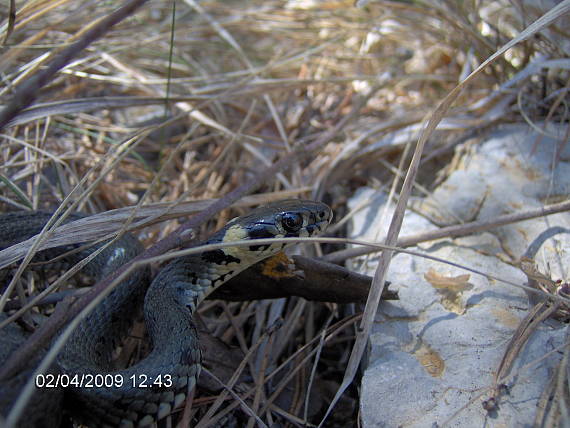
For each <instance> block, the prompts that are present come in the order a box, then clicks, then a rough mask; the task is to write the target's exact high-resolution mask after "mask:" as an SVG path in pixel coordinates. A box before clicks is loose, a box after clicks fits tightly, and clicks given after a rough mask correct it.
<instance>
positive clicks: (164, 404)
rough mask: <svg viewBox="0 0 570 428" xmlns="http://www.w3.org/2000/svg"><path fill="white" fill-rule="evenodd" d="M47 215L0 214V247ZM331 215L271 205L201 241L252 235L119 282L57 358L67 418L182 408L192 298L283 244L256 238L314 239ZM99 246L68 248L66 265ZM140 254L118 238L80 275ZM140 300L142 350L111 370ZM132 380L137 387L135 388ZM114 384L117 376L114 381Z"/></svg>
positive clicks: (192, 374) (189, 368)
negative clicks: (146, 348)
mask: <svg viewBox="0 0 570 428" xmlns="http://www.w3.org/2000/svg"><path fill="white" fill-rule="evenodd" d="M50 216H51V213H49V212H32V211H29V212H28V211H24V212H15V213H7V214H3V215H1V216H0V249H2V248H6V247H8V246H10V245H13V244H14V243H16V242H19V241H22V240H25V239H27V238H29V237H31V236H34V235H36V234H37V233H38V232H39V231H41V229H42V227H43V226H44V225H45V223H46V222H47V221H48V219H49V218H50ZM78 216H79V215H77V216H73V218H77V217H78ZM331 220H332V211H331V209H330V208H329V207H328V206H327V205H325V204H323V203H321V202H315V201H309V200H300V199H287V200H282V201H277V202H272V203H269V204H267V205H264V206H261V207H258V208H256V209H253V210H252V211H251V212H249V213H248V214H246V215H243V216H241V217H236V218H234V219H233V220H230V221H229V222H228V223H227V224H226V225H225V226H224V227H223V228H222V229H220V230H219V231H218V232H216V233H215V234H213V235H212V236H211V237H210V238H209V239H207V241H206V242H205V244H206V245H209V244H221V243H224V244H227V243H232V242H235V241H240V240H251V241H252V242H251V243H249V244H248V245H246V246H224V247H221V248H218V249H213V250H207V251H204V252H202V253H197V254H190V255H186V256H181V257H177V258H175V259H173V260H172V261H170V262H168V263H167V264H166V265H165V266H164V267H162V268H161V269H160V270H159V272H158V273H157V275H156V276H155V278H154V280H152V282H150V281H145V276H146V274H147V272H145V271H144V269H140V270H138V271H136V272H135V274H133V275H131V276H129V277H128V278H127V279H125V280H123V281H122V282H121V283H120V284H119V285H118V286H117V287H116V288H115V289H114V290H113V291H112V292H111V293H109V294H108V295H107V296H106V297H105V298H104V299H103V300H102V301H101V302H100V303H99V304H98V305H97V306H96V307H95V308H94V309H93V311H92V312H91V313H89V314H88V315H87V317H86V318H84V319H83V320H82V321H81V322H80V324H79V326H78V327H77V329H75V330H74V331H73V333H72V334H71V337H70V338H69V340H68V341H67V342H66V344H65V346H64V348H63V349H62V351H61V352H60V354H59V355H58V357H57V362H56V366H57V371H58V373H60V374H64V375H65V376H66V377H67V379H72V380H73V379H75V380H76V382H74V383H73V382H72V383H70V384H68V385H66V387H65V388H64V396H65V398H64V403H65V408H66V410H67V411H69V412H70V414H71V415H72V417H73V419H74V420H76V421H78V422H80V423H83V424H85V425H87V426H89V427H117V426H118V427H122V428H129V427H145V426H149V425H152V424H153V423H156V422H157V421H160V420H161V419H163V418H165V417H166V416H167V415H169V414H171V413H172V412H173V411H174V410H176V409H178V408H180V407H182V405H183V403H184V402H185V401H186V398H187V396H188V394H190V393H191V391H192V390H193V388H194V387H195V385H196V383H197V379H198V376H199V374H200V371H201V351H200V346H199V339H198V335H197V329H196V325H195V322H194V320H193V314H194V312H195V311H196V308H197V306H198V305H199V304H200V302H201V301H202V300H204V298H205V297H206V296H207V295H208V294H210V293H211V292H212V291H214V290H215V289H217V288H218V287H220V286H221V285H223V284H224V283H226V282H227V281H228V280H229V279H230V278H232V277H234V276H236V275H237V274H239V273H240V272H242V271H243V270H245V269H247V268H248V267H250V266H252V265H253V264H255V263H257V262H259V261H261V260H263V259H266V258H268V257H271V256H273V255H275V254H277V253H278V252H280V251H282V250H283V249H284V248H285V247H286V246H288V245H289V244H290V242H286V243H283V242H276V243H271V244H267V243H259V244H256V243H255V240H256V239H268V238H290V237H295V238H297V237H311V236H316V235H318V234H320V233H322V232H323V231H324V230H325V229H326V228H327V226H328V225H329V223H330V222H331ZM104 244H105V243H102V244H99V245H94V246H92V247H90V248H89V249H87V250H79V251H77V252H76V253H75V254H74V255H72V256H70V257H72V258H74V259H73V260H70V261H69V263H71V262H74V261H76V260H79V259H82V258H84V257H85V256H86V255H88V254H91V253H92V252H93V251H95V250H96V249H97V248H99V247H100V246H102V245H104ZM53 250H56V251H58V254H61V253H63V252H64V251H67V252H69V251H68V250H69V247H66V248H59V249H53ZM45 251H47V250H45ZM50 251H51V250H50ZM141 251H142V245H141V244H140V243H139V241H138V240H137V239H136V238H135V237H134V236H132V235H131V234H128V233H127V234H124V235H123V236H122V237H120V238H119V239H116V240H115V241H114V242H112V243H111V244H110V245H108V246H107V247H106V248H105V249H104V250H103V251H102V252H101V253H100V254H98V255H97V256H96V257H95V258H94V259H93V260H92V261H90V262H89V263H88V264H87V265H86V266H85V268H84V271H85V272H87V274H89V275H92V276H93V277H94V278H95V280H97V279H100V278H102V277H105V276H106V275H108V274H109V273H111V272H113V271H116V270H117V269H118V268H119V267H120V266H121V265H123V264H124V263H126V262H127V261H128V260H130V259H132V258H133V257H135V256H136V255H138V254H140V253H141ZM39 256H41V257H42V258H51V257H53V256H54V253H53V252H52V253H51V254H45V255H44V254H43V252H42V253H40V255H39ZM145 282H146V283H147V284H146V285H145ZM148 282H150V285H148ZM141 306H142V308H143V313H144V319H145V324H146V328H147V331H148V334H149V337H150V342H151V346H152V348H151V351H150V353H149V354H148V355H147V356H146V357H144V358H143V359H141V360H140V361H139V362H137V363H135V364H134V365H132V366H130V367H127V368H123V369H117V368H115V367H114V366H113V352H114V351H116V347H117V346H118V345H119V344H120V343H121V342H122V341H123V339H124V338H125V336H126V335H127V334H128V332H129V329H130V327H131V325H132V322H133V319H134V318H135V317H136V314H137V310H140V307H141ZM8 327H14V326H13V325H9V326H8ZM3 334H6V333H4V332H2V331H0V346H2V345H1V343H2V341H3V340H4V337H3ZM1 358H2V357H1V356H0V363H1V362H2V361H1ZM97 376H99V377H98V378H99V379H107V378H108V377H109V376H112V378H111V379H113V382H114V384H112V385H109V386H107V385H99V386H96V387H94V386H93V385H90V387H86V384H81V383H79V381H80V380H85V379H87V380H88V379H89V378H91V379H92V380H93V379H96V378H97ZM141 377H143V378H144V379H145V383H147V384H146V385H144V386H146V387H143V385H141V384H140V382H141ZM157 379H158V380H160V381H158V382H157ZM116 380H122V382H121V385H119V382H118V381H117V382H115V381H116ZM137 382H139V384H137ZM44 395H47V394H44ZM33 401H40V400H33ZM31 413H32V412H30V414H31ZM45 422H46V421H45V420H43V421H41V420H40V422H37V423H38V424H39V425H44V424H45Z"/></svg>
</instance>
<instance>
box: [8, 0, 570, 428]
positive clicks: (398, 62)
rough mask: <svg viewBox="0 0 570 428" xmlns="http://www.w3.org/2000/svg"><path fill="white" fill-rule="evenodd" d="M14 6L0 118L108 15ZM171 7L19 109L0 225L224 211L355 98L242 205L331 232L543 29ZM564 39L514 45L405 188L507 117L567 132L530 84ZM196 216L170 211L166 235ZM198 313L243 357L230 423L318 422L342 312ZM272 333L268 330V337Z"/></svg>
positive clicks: (524, 19)
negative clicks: (437, 113)
mask: <svg viewBox="0 0 570 428" xmlns="http://www.w3.org/2000/svg"><path fill="white" fill-rule="evenodd" d="M476 5H477V8H475V6H476ZM17 6H18V9H17V13H16V17H17V19H16V21H15V23H13V25H11V23H10V20H9V19H8V17H9V4H8V3H2V4H1V5H0V17H1V18H2V27H0V31H2V34H1V36H2V38H3V40H4V47H3V48H2V50H1V51H0V73H1V76H2V81H1V84H0V102H1V103H2V104H4V105H6V104H8V103H10V102H11V100H13V97H14V94H15V93H17V91H18V90H19V89H20V88H21V87H22V85H23V83H24V82H25V81H26V80H27V79H29V78H30V76H33V75H34V74H36V73H38V72H39V71H41V70H42V69H44V68H45V66H46V65H47V64H49V63H50V61H52V60H53V58H55V57H57V55H58V54H59V53H60V52H61V51H62V50H64V49H65V48H66V47H67V46H69V45H70V43H72V42H75V41H76V40H77V39H79V38H81V36H82V35H83V34H84V33H85V32H86V31H87V30H88V29H89V28H91V27H92V26H94V25H96V23H97V21H98V20H99V19H100V18H102V17H104V16H106V15H108V14H109V13H110V12H111V11H112V10H113V9H114V8H115V7H116V4H115V3H114V2H85V1H77V0H67V1H66V0H60V1H56V0H50V1H48V0H37V1H28V2H25V3H22V2H18V4H17ZM173 6H174V3H173V2H149V3H147V4H146V5H145V6H144V7H143V8H141V9H140V10H139V11H138V12H137V13H135V14H134V15H132V16H130V17H129V18H127V19H126V20H124V21H123V22H121V23H120V24H118V25H117V26H115V27H113V28H112V29H110V30H109V31H108V32H106V33H105V34H104V35H103V37H101V38H99V39H98V40H96V41H94V43H92V44H90V45H89V46H88V47H87V48H86V49H84V50H83V51H82V52H79V53H77V55H76V56H75V57H74V58H73V60H72V61H71V62H70V63H69V64H68V65H67V66H65V68H64V69H63V70H61V71H60V72H59V73H57V74H55V75H54V76H53V78H51V79H50V80H49V81H48V82H47V84H46V85H45V86H43V87H42V88H41V89H38V90H37V91H35V94H34V95H35V96H36V97H37V98H36V101H35V104H34V106H33V107H32V108H30V109H28V110H27V111H25V112H23V114H22V115H20V116H19V117H18V118H16V119H15V120H13V121H12V122H11V126H9V127H6V128H4V130H3V134H1V135H0V211H7V210H14V209H22V208H54V207H56V206H59V205H60V204H61V203H62V201H64V200H65V202H66V204H68V205H67V206H70V205H71V204H75V205H76V206H75V207H74V208H73V209H74V210H75V209H79V210H81V211H85V212H90V213H100V212H104V211H107V210H111V209H116V208H122V207H126V206H132V205H137V204H141V205H145V206H146V205H150V204H154V203H166V204H169V205H170V206H172V207H173V206H174V205H175V204H177V203H179V202H181V201H188V200H195V201H202V200H205V199H210V198H220V197H222V196H223V195H225V194H227V193H228V192H229V191H231V190H233V189H235V188H236V187H238V186H239V185H240V184H242V183H244V182H246V181H248V180H251V179H252V178H255V175H256V174H257V173H258V172H259V171H260V169H262V168H263V167H264V166H269V165H271V164H273V163H275V162H276V161H277V160H278V159H281V158H283V157H285V156H287V155H289V154H290V153H292V152H294V151H296V150H300V149H302V148H303V147H306V146H307V145H309V144H311V143H313V142H315V141H317V140H318V139H319V138H321V137H322V136H323V135H324V134H325V133H326V132H327V131H329V130H331V129H332V128H333V127H334V126H335V125H337V124H338V123H339V122H340V121H341V120H342V119H343V118H344V117H346V115H348V114H349V112H350V111H351V110H352V109H354V108H355V106H356V105H357V104H358V102H359V101H360V100H361V99H362V98H364V97H368V98H367V101H366V103H365V105H364V106H363V107H362V108H361V109H360V111H359V114H358V115H357V116H356V117H355V118H353V119H352V120H351V121H350V122H349V123H348V124H347V125H346V126H344V128H343V129H342V131H341V132H339V133H338V135H336V136H335V138H334V139H333V140H331V141H329V142H328V143H327V144H326V145H324V146H322V147H320V149H319V150H318V151H317V152H314V153H312V154H311V155H310V157H308V158H305V159H303V160H302V161H299V162H296V163H295V165H293V166H292V167H291V168H289V169H287V170H283V171H281V172H279V173H277V174H275V175H274V177H273V179H272V180H268V181H266V182H265V181H264V182H263V183H260V188H259V189H258V193H259V195H258V198H257V199H256V200H252V201H251V202H249V203H251V204H253V203H258V202H259V201H263V200H271V199H274V198H275V195H274V194H273V192H279V191H285V192H287V194H288V195H291V196H296V197H319V198H321V199H323V200H324V201H325V202H328V203H330V204H331V205H332V207H333V209H334V210H335V211H336V213H337V218H341V217H342V215H343V214H345V213H346V210H345V202H346V200H347V198H348V197H350V195H351V192H352V190H354V189H355V188H357V187H359V186H361V185H363V184H368V185H372V186H376V187H379V186H378V183H381V182H383V183H391V184H392V185H393V187H394V189H396V190H397V189H399V186H400V180H401V178H400V175H399V174H401V170H402V165H406V164H407V163H408V161H409V158H410V154H409V152H410V151H412V152H413V146H412V145H413V143H415V141H416V139H417V136H418V132H419V130H420V129H421V126H422V120H423V119H424V118H425V117H426V115H427V114H428V113H429V112H430V111H432V109H433V107H434V106H435V105H437V103H438V102H440V101H441V100H442V99H443V98H444V97H445V95H446V94H448V93H449V92H450V91H451V90H452V89H453V88H454V87H455V86H456V85H457V84H458V83H459V82H460V81H461V80H462V79H463V78H465V76H466V75H467V74H469V73H470V72H471V71H472V70H473V69H475V68H476V67H477V65H479V64H481V63H482V62H483V61H484V60H485V59H487V58H488V57H489V56H491V55H492V54H493V53H495V52H496V51H497V50H498V48H499V47H500V46H502V45H504V44H505V43H506V42H508V41H509V40H510V39H511V38H512V37H513V36H515V35H516V34H517V33H518V32H520V31H521V30H522V29H523V28H525V27H526V26H527V25H528V24H529V23H531V22H532V21H534V20H535V19H536V18H537V17H539V16H540V14H542V13H544V11H539V10H535V9H533V8H531V7H529V6H526V7H523V6H522V5H521V4H520V3H519V2H517V1H515V2H507V1H504V2H494V1H493V2H491V1H488V2H487V1H484V2H453V1H437V2H422V1H417V2H409V3H408V2H396V1H394V2H389V1H376V2H368V3H367V4H365V5H364V4H363V5H362V7H360V8H357V7H354V6H353V5H352V4H351V3H350V2H347V1H322V2H316V1H315V2H310V1H306V2H302V1H299V2H294V1H291V2H288V3H287V2H277V1H269V2H262V1H259V0H254V1H250V2H235V1H233V2H223V1H211V2H208V3H201V4H199V5H198V4H196V3H194V2H193V1H192V0H187V1H179V2H176V4H175V6H176V8H175V9H174V8H173ZM11 27H13V28H11ZM564 28H568V27H564V25H558V26H557V27H551V29H550V33H545V34H542V35H536V36H535V37H533V38H531V39H528V40H527V41H525V42H522V43H520V44H518V45H517V46H515V47H514V48H513V49H511V50H510V51H509V52H508V53H507V54H506V55H504V56H502V57H499V58H498V59H497V60H496V61H495V62H493V63H492V64H491V65H489V66H488V67H487V68H486V69H485V70H484V71H483V72H481V73H479V75H478V77H477V79H476V80H474V81H473V82H472V83H471V84H470V85H469V86H468V87H467V88H465V89H464V91H463V92H462V93H461V95H460V96H459V98H458V99H457V101H456V103H455V106H456V107H453V108H451V109H450V110H449V111H448V112H447V116H446V117H447V119H444V121H443V122H442V124H443V125H445V126H441V127H440V129H439V130H438V131H436V133H434V134H432V136H431V138H430V139H429V140H428V141H427V145H426V147H425V149H424V158H423V160H422V162H421V164H420V169H419V175H418V176H417V177H416V179H417V182H418V183H420V184H421V185H422V186H423V187H421V189H424V188H425V189H428V191H429V189H430V188H432V187H433V186H434V184H435V183H437V182H438V181H440V180H441V179H442V177H444V176H445V174H446V171H447V170H448V169H449V168H451V166H450V161H451V159H452V155H453V150H454V147H455V146H456V145H457V144H459V143H461V142H464V141H466V140H467V139H470V138H476V137H477V136H478V135H479V133H480V132H481V131H483V130H484V129H486V128H488V127H491V126H494V125H496V124H497V123H502V122H511V121H520V120H521V117H523V118H525V120H528V121H531V122H536V121H539V120H541V119H542V118H544V117H548V119H549V120H551V121H554V122H564V121H568V112H567V101H568V99H567V98H564V96H563V95H564V94H566V93H567V91H568V83H569V81H570V80H569V77H568V73H567V71H564V69H563V68H554V67H552V66H549V67H548V68H546V69H544V70H546V71H541V70H540V69H537V68H532V67H529V66H528V65H529V63H530V62H531V61H534V60H535V59H536V58H537V55H544V56H549V57H551V58H562V59H565V60H566V61H568V58H567V57H566V56H565V55H564V53H563V50H562V48H561V47H560V46H559V44H558V39H556V38H554V37H561V36H564V35H565V34H564V31H565V30H563V29H564ZM566 31H567V30H566ZM566 36H567V35H566ZM525 73H526V74H525ZM519 76H521V77H519ZM410 149H412V150H410ZM382 163H383V165H391V166H392V168H384V167H380V166H379V165H382ZM394 171H400V173H396V174H395V173H394ZM418 189H420V187H418ZM417 191H418V192H419V191H420V190H417ZM199 207H200V208H199V209H201V207H202V205H199ZM193 209H194V208H193V207H192V206H189V207H188V209H176V210H174V211H173V212H175V214H174V215H172V216H171V217H180V216H184V215H185V214H189V213H191V212H192V211H193ZM236 212H243V208H234V209H230V210H225V211H223V212H222V213H221V214H219V215H218V216H216V217H215V218H212V219H211V221H210V222H209V223H208V224H207V225H205V226H204V228H203V230H202V236H204V235H205V234H206V233H207V231H211V230H213V229H215V228H218V227H220V226H221V225H223V224H224V223H225V222H226V221H227V220H229V219H230V218H232V217H233V216H235V214H236ZM176 227H177V220H171V221H168V222H162V223H160V224H154V225H150V226H147V227H145V228H143V229H140V231H139V233H140V238H141V239H142V240H143V242H144V243H145V246H149V245H150V244H152V243H154V242H156V241H157V240H159V239H161V238H163V237H165V236H167V235H168V234H169V233H171V232H173V231H174V230H175V229H176ZM201 314H202V318H203V320H204V322H205V323H206V324H207V325H208V328H209V330H210V332H212V333H213V334H214V336H216V337H219V338H221V339H223V341H224V342H226V343H230V344H232V345H235V346H238V347H239V348H241V351H242V352H243V355H246V359H245V360H243V361H244V362H243V364H242V366H240V370H241V369H243V370H245V371H246V372H247V371H248V370H249V375H250V376H251V378H248V377H246V378H245V380H244V379H243V378H239V376H235V379H233V380H232V379H230V377H231V376H228V377H227V378H226V379H224V380H223V381H224V382H225V383H226V384H228V385H232V386H233V385H234V382H235V388H233V390H234V391H235V392H237V394H238V395H239V396H240V397H241V398H242V399H244V400H245V402H246V404H243V405H242V410H241V411H239V412H236V413H235V414H237V415H238V417H239V418H241V419H240V421H241V423H242V424H245V425H243V426H246V425H247V426H253V425H254V419H253V418H252V417H250V416H248V411H249V410H248V411H244V410H243V409H244V407H245V406H246V405H247V406H248V407H249V408H250V409H251V413H253V414H256V415H257V417H258V418H260V419H261V420H262V421H263V422H264V423H266V424H267V425H271V424H272V423H273V422H275V421H280V422H288V423H291V424H293V425H295V424H298V425H302V424H303V423H304V422H307V421H308V422H310V423H313V424H318V423H319V421H320V418H321V417H322V416H323V413H324V410H325V409H326V406H327V404H328V403H329V402H330V400H331V398H332V396H333V395H334V393H335V392H336V390H337V388H338V386H339V379H341V378H342V376H343V371H344V368H345V367H346V364H347V361H348V358H349V355H350V352H351V343H352V340H353V338H354V329H353V328H352V326H353V325H354V324H355V322H356V318H355V317H354V316H353V315H351V310H350V309H347V308H344V307H336V306H334V305H333V306H331V305H329V306H327V305H322V304H316V303H310V302H306V301H304V300H301V299H290V300H288V301H286V302H285V301H261V302H250V303H231V304H230V303H224V302H214V303H207V304H206V305H204V307H203V308H202V309H201ZM280 318H283V319H284V320H285V321H284V324H283V326H282V327H281V328H279V329H276V330H272V326H274V324H275V322H276V321H277V320H278V319H280ZM341 326H342V327H343V328H341ZM268 331H269V333H268ZM333 344H334V346H332V345H333ZM315 354H318V356H319V357H320V358H319V359H317V360H315V359H314V355H315ZM315 361H318V362H316V363H315ZM236 364H237V363H236ZM277 368H281V369H280V370H279V371H276V369H277ZM262 369H265V370H262ZM238 374H239V373H238ZM230 375H231V374H230ZM309 379H310V382H309V381H308V380H309ZM309 389H311V391H312V392H311V393H310V394H308V393H307V391H308V390H309ZM212 403H214V404H212ZM236 407H237V408H238V409H239V401H238V400H234V399H233V398H231V394H230V395H229V396H226V395H225V394H221V395H218V394H215V393H214V394H212V393H207V392H205V391H202V390H198V391H197V395H196V396H195V397H194V407H193V408H192V414H191V415H190V416H189V417H191V418H192V419H193V420H194V422H196V421H198V420H200V418H204V417H205V419H202V422H201V425H199V426H206V425H207V424H208V423H209V422H208V420H209V418H210V417H213V418H218V417H220V416H219V415H220V414H219V413H218V415H217V416H216V413H217V412H219V411H220V410H221V409H226V410H222V413H223V412H228V411H229V410H228V409H230V410H231V409H234V408H236ZM204 415H206V416H204ZM357 415H358V398H357V395H356V390H349V391H348V393H347V394H345V399H344V401H342V402H341V403H340V405H339V406H338V407H337V409H336V410H335V411H334V412H333V414H332V416H331V417H330V418H329V419H328V421H327V426H335V424H338V426H348V424H350V423H352V422H353V421H355V420H357V417H358V416H357Z"/></svg>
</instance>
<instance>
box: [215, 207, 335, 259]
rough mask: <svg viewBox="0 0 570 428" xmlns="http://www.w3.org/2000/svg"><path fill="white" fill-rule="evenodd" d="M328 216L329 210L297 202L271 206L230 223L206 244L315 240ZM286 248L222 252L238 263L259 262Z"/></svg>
mask: <svg viewBox="0 0 570 428" xmlns="http://www.w3.org/2000/svg"><path fill="white" fill-rule="evenodd" d="M332 216H333V214H332V210H331V209H330V208H329V207H328V206H327V205H325V204H323V203H322V202H315V201H307V200H301V199H286V200H282V201H277V202H272V203H270V204H267V205H263V206H261V207H259V208H256V209H254V210H252V211H251V212H250V213H249V214H246V215H244V216H241V217H237V218H235V219H233V220H232V221H231V222H229V223H228V224H227V225H226V227H224V228H223V229H222V230H220V231H219V232H218V233H216V234H215V235H214V236H213V237H212V238H211V239H210V240H209V241H208V243H216V242H224V243H227V242H233V241H239V240H250V239H251V240H255V239H271V238H299V237H310V236H316V235H318V234H320V233H322V232H324V231H325V230H326V228H327V227H328V225H329V224H330V222H331V220H332ZM286 245H287V244H284V243H278V244H274V245H268V244H262V245H251V246H249V248H248V250H245V249H244V250H240V249H238V248H235V249H234V248H225V249H224V250H223V252H224V253H225V254H226V255H231V256H233V257H235V258H238V259H240V260H241V261H243V259H244V258H246V259H253V258H257V259H259V260H261V259H263V258H265V257H269V256H271V255H273V254H275V253H277V252H279V251H280V250H282V249H283V248H285V246H286ZM246 248H247V247H246Z"/></svg>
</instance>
